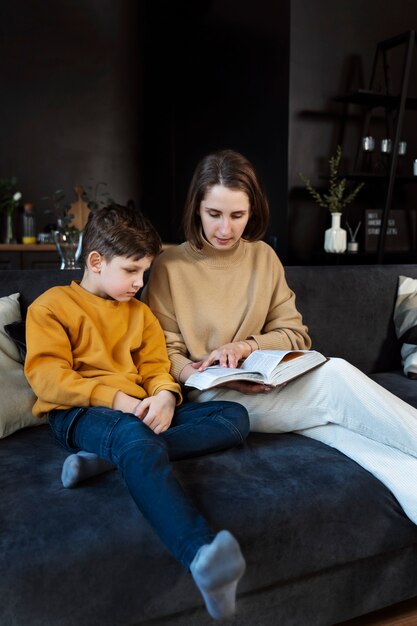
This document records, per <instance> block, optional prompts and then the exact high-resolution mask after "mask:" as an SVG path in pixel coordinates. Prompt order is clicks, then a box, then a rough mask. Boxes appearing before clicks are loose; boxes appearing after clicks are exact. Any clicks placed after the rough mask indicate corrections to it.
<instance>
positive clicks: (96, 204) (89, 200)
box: [81, 181, 114, 211]
mask: <svg viewBox="0 0 417 626" xmlns="http://www.w3.org/2000/svg"><path fill="white" fill-rule="evenodd" d="M102 187H107V183H103V182H101V181H100V182H98V183H94V184H92V185H89V186H88V187H87V188H85V187H82V186H81V189H82V194H81V198H82V199H83V200H84V202H85V203H86V204H87V206H88V208H89V209H90V211H95V210H96V209H99V208H100V205H101V207H103V206H107V205H109V204H114V200H113V199H112V198H111V197H110V193H109V192H108V191H106V190H103V189H102ZM86 189H88V190H89V191H86Z"/></svg>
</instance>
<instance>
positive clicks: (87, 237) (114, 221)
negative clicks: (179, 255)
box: [80, 204, 162, 267]
mask: <svg viewBox="0 0 417 626" xmlns="http://www.w3.org/2000/svg"><path fill="white" fill-rule="evenodd" d="M161 247H162V244H161V238H160V236H159V234H158V233H157V231H156V230H155V228H154V227H153V226H152V224H151V222H150V221H149V220H148V219H147V218H146V217H145V216H144V215H143V214H142V213H141V212H140V211H139V210H138V209H135V208H133V207H129V208H128V207H125V206H122V205H120V204H111V205H109V206H106V207H103V208H100V209H97V210H95V211H94V210H93V211H90V214H89V216H88V221H87V224H86V226H85V228H84V232H83V240H82V249H81V256H80V260H81V262H82V264H83V266H84V267H85V265H86V261H87V258H88V255H89V254H90V252H92V251H93V250H96V251H97V252H99V253H100V254H101V255H102V256H103V257H104V258H105V260H106V261H111V259H112V258H113V257H116V256H123V257H128V258H130V257H132V258H133V259H134V260H135V261H138V260H139V259H142V258H143V257H146V256H151V257H155V256H156V255H157V254H159V252H160V251H161Z"/></svg>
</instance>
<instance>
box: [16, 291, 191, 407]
mask: <svg viewBox="0 0 417 626" xmlns="http://www.w3.org/2000/svg"><path fill="white" fill-rule="evenodd" d="M26 341H27V357H26V361H25V374H26V377H27V379H28V381H29V383H30V385H31V387H32V388H33V391H34V393H35V395H36V396H37V401H36V402H35V405H34V408H33V414H34V415H35V416H39V417H40V416H43V415H44V414H46V413H48V412H49V411H51V410H52V409H56V408H59V409H66V408H70V407H74V406H80V407H82V406H105V407H112V404H113V399H114V396H115V395H116V393H117V391H118V390H120V391H123V392H125V393H127V394H128V395H130V396H133V397H135V398H139V399H141V398H145V397H147V396H152V395H155V394H156V393H157V392H158V391H161V390H162V389H167V390H169V391H172V392H173V393H175V394H176V395H177V396H178V397H179V399H180V400H181V392H180V387H179V385H178V384H177V383H175V382H174V381H173V379H172V376H171V375H170V374H169V369H170V362H169V359H168V355H167V351H166V346H165V340H164V334H163V332H162V329H161V327H160V324H159V322H158V320H157V319H156V317H155V316H154V315H153V314H152V312H151V311H150V309H149V308H148V307H147V306H146V305H145V304H143V303H142V302H139V301H138V300H135V299H132V300H131V301H130V302H116V301H114V300H105V299H104V298H100V297H99V296H95V295H93V294H91V293H90V292H88V291H86V290H85V289H83V288H82V287H80V285H79V284H77V283H76V282H72V283H71V285H69V286H66V287H53V288H52V289H49V290H48V291H46V292H45V293H44V294H42V295H41V296H40V297H39V298H37V299H36V300H35V301H34V302H33V303H32V304H31V305H30V307H29V309H28V314H27V322H26Z"/></svg>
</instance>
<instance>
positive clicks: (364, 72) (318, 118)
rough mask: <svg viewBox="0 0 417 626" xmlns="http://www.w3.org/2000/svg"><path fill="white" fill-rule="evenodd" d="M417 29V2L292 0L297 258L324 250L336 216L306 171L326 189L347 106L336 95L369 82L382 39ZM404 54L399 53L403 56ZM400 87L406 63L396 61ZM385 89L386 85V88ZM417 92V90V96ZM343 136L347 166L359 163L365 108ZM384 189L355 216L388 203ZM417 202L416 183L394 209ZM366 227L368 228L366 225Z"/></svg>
mask: <svg viewBox="0 0 417 626" xmlns="http://www.w3.org/2000/svg"><path fill="white" fill-rule="evenodd" d="M416 28H417V3H416V2H415V1H414V0H397V1H396V2H392V0H366V2H364V1H363V0H349V1H346V0H344V1H339V2H334V1H332V0H312V1H311V2H307V1H306V0H292V2H291V37H290V41H291V55H290V91H289V109H290V118H289V153H288V158H289V177H288V188H289V215H288V219H289V260H291V261H292V262H298V261H303V262H309V261H311V260H312V259H313V258H314V256H315V254H316V252H319V251H321V250H322V249H323V237H324V234H323V233H324V230H325V228H328V227H329V226H330V215H329V212H328V211H327V210H326V209H321V208H320V207H318V206H317V205H316V204H314V202H312V201H311V200H310V198H309V196H308V194H307V193H306V192H305V191H304V189H303V187H302V183H301V181H300V179H299V176H298V173H299V172H303V173H304V174H305V175H306V176H308V177H310V178H311V179H312V181H313V183H314V184H315V185H316V186H323V184H324V181H323V180H321V179H320V178H319V176H320V175H322V174H325V173H327V171H328V165H327V160H328V158H329V157H330V156H331V155H332V154H333V153H334V152H335V149H336V146H337V143H338V142H339V140H340V137H339V131H340V129H341V114H342V113H343V106H342V105H340V104H338V103H335V102H334V101H333V97H334V96H337V95H341V94H343V93H346V92H347V91H349V90H355V89H357V88H363V87H368V84H369V80H370V77H371V69H372V63H373V59H374V55H375V51H376V46H377V43H378V42H379V41H383V40H385V39H389V38H391V37H394V36H396V35H398V34H400V33H403V32H406V31H409V30H415V29H416ZM398 58H399V57H398ZM393 70H394V71H393V80H394V81H396V83H397V84H398V82H399V81H398V79H399V77H400V75H401V64H395V65H393ZM411 82H412V91H414V92H415V91H416V88H415V85H417V50H414V59H413V78H412V81H411ZM381 86H382V85H381ZM411 95H413V93H411ZM414 95H416V94H415V93H414ZM347 112H348V115H349V116H348V124H347V126H346V132H345V135H344V137H343V142H342V146H343V154H344V162H343V165H344V169H345V171H349V169H350V168H351V167H352V164H353V160H354V156H355V151H356V148H357V145H358V142H359V141H360V130H361V128H362V127H361V119H362V117H361V116H362V110H360V109H359V108H358V107H349V109H348V111H347ZM416 116H417V114H416V112H415V111H414V112H413V113H408V114H407V116H406V120H405V126H404V139H405V140H407V142H408V154H407V156H406V158H405V160H404V163H403V164H402V165H403V173H409V174H411V172H412V161H413V160H414V158H416V157H417V136H416V128H417V117H416ZM385 132H386V131H385V130H384V128H383V127H382V125H380V126H377V127H376V128H375V127H374V128H373V129H372V133H373V135H374V136H375V137H376V138H377V139H378V141H379V140H380V139H381V138H382V137H384V136H385ZM384 198H385V195H384V192H383V190H382V189H380V188H377V187H376V186H372V185H369V184H368V185H367V186H366V188H365V189H364V190H363V191H362V192H361V193H360V195H359V196H358V197H357V200H356V201H355V203H354V204H353V205H352V206H351V207H350V209H349V210H348V212H347V215H348V217H349V219H350V221H351V222H352V225H356V224H357V223H358V221H359V220H360V219H362V216H363V209H364V208H379V209H381V208H383V206H384ZM407 205H408V206H410V205H413V206H416V194H415V188H414V186H408V188H407V189H405V188H404V187H403V188H402V189H398V193H397V195H396V196H395V197H394V203H393V207H396V208H402V207H404V206H407ZM361 228H362V227H361Z"/></svg>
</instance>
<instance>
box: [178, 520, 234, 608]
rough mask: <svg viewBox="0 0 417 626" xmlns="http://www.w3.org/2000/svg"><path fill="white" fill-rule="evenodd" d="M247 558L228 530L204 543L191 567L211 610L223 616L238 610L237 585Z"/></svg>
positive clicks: (207, 606)
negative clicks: (236, 605)
mask: <svg viewBox="0 0 417 626" xmlns="http://www.w3.org/2000/svg"><path fill="white" fill-rule="evenodd" d="M245 567H246V565H245V560H244V558H243V556H242V553H241V551H240V546H239V544H238V542H237V541H236V539H235V538H234V537H233V535H232V534H231V533H229V531H227V530H222V531H220V532H219V533H218V534H217V535H216V536H215V538H214V539H213V541H212V542H211V543H209V544H206V545H204V546H202V547H201V548H200V549H199V551H198V552H197V554H196V555H195V557H194V559H193V562H192V563H191V566H190V571H191V574H192V576H193V578H194V581H195V583H196V585H197V587H198V588H199V590H200V592H201V594H202V596H203V598H204V602H205V604H206V608H207V611H208V612H209V613H210V615H211V616H212V617H213V618H214V619H222V618H224V617H228V616H230V615H232V614H233V613H234V611H235V604H236V588H237V584H238V582H239V579H240V578H241V577H242V576H243V574H244V571H245Z"/></svg>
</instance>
